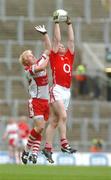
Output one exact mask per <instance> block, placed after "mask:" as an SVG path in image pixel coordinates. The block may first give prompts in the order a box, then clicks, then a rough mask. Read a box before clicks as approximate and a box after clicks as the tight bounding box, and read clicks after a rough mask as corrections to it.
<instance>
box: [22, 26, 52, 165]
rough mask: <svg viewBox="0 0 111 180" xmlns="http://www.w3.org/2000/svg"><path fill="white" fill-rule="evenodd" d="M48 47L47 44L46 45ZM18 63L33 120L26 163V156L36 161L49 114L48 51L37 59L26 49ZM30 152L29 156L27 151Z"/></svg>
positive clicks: (26, 148) (46, 36)
mask: <svg viewBox="0 0 111 180" xmlns="http://www.w3.org/2000/svg"><path fill="white" fill-rule="evenodd" d="M35 28H36V30H37V29H38V28H40V29H41V31H42V32H41V33H42V34H43V37H44V44H45V46H46V45H47V42H49V37H48V34H47V32H46V29H45V27H44V26H43V27H42V26H37V27H35ZM47 47H48V46H47ZM19 60H20V63H21V64H22V65H23V66H24V70H25V74H26V77H27V79H28V84H29V88H28V90H29V101H28V102H29V114H30V118H32V119H33V121H35V123H34V125H35V126H34V128H33V129H32V130H31V132H30V134H29V137H28V141H27V144H26V146H25V149H24V151H23V153H22V162H23V163H24V164H27V161H28V158H29V160H30V161H32V162H33V163H34V164H35V163H36V162H37V154H38V151H39V147H40V144H41V140H42V135H41V134H42V131H43V129H44V127H45V123H46V121H47V120H48V116H49V104H48V99H49V86H48V77H47V72H46V67H47V65H48V60H49V51H48V49H46V50H45V51H44V53H43V54H42V57H41V58H40V59H39V60H37V59H36V58H35V57H34V55H33V53H32V51H31V50H26V51H24V52H23V53H22V54H21V55H20V59H19ZM30 151H31V152H32V153H31V155H30V156H29V152H30Z"/></svg>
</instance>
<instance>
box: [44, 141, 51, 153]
mask: <svg viewBox="0 0 111 180" xmlns="http://www.w3.org/2000/svg"><path fill="white" fill-rule="evenodd" d="M45 149H46V150H47V151H49V152H52V145H50V144H49V143H48V142H46V144H45Z"/></svg>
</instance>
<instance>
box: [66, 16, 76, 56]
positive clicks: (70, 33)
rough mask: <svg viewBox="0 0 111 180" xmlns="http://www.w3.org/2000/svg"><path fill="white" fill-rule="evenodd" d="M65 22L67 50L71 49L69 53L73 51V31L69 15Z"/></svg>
mask: <svg viewBox="0 0 111 180" xmlns="http://www.w3.org/2000/svg"><path fill="white" fill-rule="evenodd" d="M66 23H67V34H68V42H67V46H68V48H69V50H70V51H71V53H73V52H74V31H73V27H72V22H71V20H70V18H69V17H68V18H67V21H66Z"/></svg>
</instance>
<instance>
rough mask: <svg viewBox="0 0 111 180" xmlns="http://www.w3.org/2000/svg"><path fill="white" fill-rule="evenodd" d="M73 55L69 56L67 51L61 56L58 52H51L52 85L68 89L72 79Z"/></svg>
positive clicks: (69, 53)
mask: <svg viewBox="0 0 111 180" xmlns="http://www.w3.org/2000/svg"><path fill="white" fill-rule="evenodd" d="M73 61H74V53H73V54H71V52H70V51H69V49H67V51H66V53H65V55H63V56H61V55H60V54H59V53H58V52H57V53H55V52H54V51H51V53H50V65H51V69H52V76H53V83H54V84H58V85H60V86H63V87H66V88H70V86H71V79H72V65H73Z"/></svg>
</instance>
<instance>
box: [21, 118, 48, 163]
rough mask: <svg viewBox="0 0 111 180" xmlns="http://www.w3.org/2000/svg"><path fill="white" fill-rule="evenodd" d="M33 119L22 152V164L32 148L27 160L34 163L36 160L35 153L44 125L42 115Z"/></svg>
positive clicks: (37, 149) (25, 161)
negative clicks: (32, 124) (32, 126)
mask: <svg viewBox="0 0 111 180" xmlns="http://www.w3.org/2000/svg"><path fill="white" fill-rule="evenodd" d="M34 119H35V126H34V128H33V129H32V131H31V133H30V135H29V138H28V142H27V145H26V147H25V150H24V151H23V154H22V162H23V163H24V164H27V161H28V156H29V151H30V150H32V155H31V156H30V157H29V160H31V161H32V162H33V163H34V164H35V163H36V162H37V153H38V151H39V147H40V144H41V139H42V136H41V133H42V131H43V129H44V127H45V121H44V119H43V117H42V118H37V117H35V118H34Z"/></svg>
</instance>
